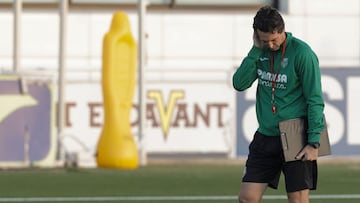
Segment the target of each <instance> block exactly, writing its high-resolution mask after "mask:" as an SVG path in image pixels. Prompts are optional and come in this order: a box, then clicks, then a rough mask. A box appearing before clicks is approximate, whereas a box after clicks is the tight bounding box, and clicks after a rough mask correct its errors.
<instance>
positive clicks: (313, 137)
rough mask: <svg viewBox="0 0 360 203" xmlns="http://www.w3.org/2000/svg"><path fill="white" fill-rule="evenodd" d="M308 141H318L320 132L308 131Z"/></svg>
mask: <svg viewBox="0 0 360 203" xmlns="http://www.w3.org/2000/svg"><path fill="white" fill-rule="evenodd" d="M308 142H309V143H311V142H320V134H319V133H310V134H309V137H308Z"/></svg>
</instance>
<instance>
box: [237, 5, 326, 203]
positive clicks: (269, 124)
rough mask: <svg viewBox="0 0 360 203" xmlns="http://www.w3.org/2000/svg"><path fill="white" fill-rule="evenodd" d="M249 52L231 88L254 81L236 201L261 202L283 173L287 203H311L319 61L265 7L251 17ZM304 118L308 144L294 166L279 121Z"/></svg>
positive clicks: (319, 119)
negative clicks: (250, 130) (254, 125)
mask: <svg viewBox="0 0 360 203" xmlns="http://www.w3.org/2000/svg"><path fill="white" fill-rule="evenodd" d="M253 28H254V34H253V42H254V44H253V47H252V48H251V50H250V51H249V53H248V55H247V56H246V57H245V58H244V60H243V61H242V63H241V65H240V67H239V68H238V69H237V71H236V72H235V74H234V75H233V86H234V88H235V89H236V90H238V91H244V90H246V89H247V88H249V87H250V86H251V85H252V84H253V83H254V82H255V80H257V93H256V115H257V120H258V124H259V127H258V129H257V131H256V132H255V135H254V138H253V140H252V142H251V143H250V146H249V155H248V159H247V161H246V167H245V170H244V176H243V180H242V184H241V188H240V193H239V202H240V203H243V202H260V201H261V199H262V195H263V193H264V192H265V190H266V188H267V187H268V186H270V187H272V188H275V189H276V188H277V186H278V182H279V177H280V174H281V171H282V172H283V173H284V176H285V183H286V191H287V194H288V200H289V202H291V203H295V202H297V203H298V202H301V203H306V202H309V190H314V189H316V184H317V162H316V160H317V156H318V147H319V140H320V132H321V131H322V130H323V128H324V119H323V110H324V100H323V97H322V90H321V76H320V68H319V61H318V58H317V56H316V54H315V53H314V52H313V51H312V50H311V48H310V47H309V46H308V45H307V44H306V43H305V42H303V41H301V40H299V39H297V38H295V37H293V36H292V34H291V33H290V32H285V24H284V20H283V18H282V16H281V15H280V13H279V12H278V11H277V10H276V9H274V8H272V7H270V6H264V7H262V8H260V9H259V10H258V12H257V13H256V15H255V17H254V23H253ZM292 118H307V122H308V129H307V134H308V145H306V146H305V147H304V148H303V150H302V151H301V152H299V154H298V155H297V157H296V159H298V160H296V161H291V162H285V160H284V156H283V151H282V147H281V142H280V136H279V134H280V131H279V121H283V120H288V119H292Z"/></svg>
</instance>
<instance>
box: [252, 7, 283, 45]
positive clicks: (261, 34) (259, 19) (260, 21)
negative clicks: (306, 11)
mask: <svg viewBox="0 0 360 203" xmlns="http://www.w3.org/2000/svg"><path fill="white" fill-rule="evenodd" d="M253 28H254V32H255V34H256V35H257V37H258V39H259V41H260V43H261V44H262V45H263V46H264V47H268V48H270V49H271V50H273V51H276V50H278V49H279V48H280V45H281V44H282V43H283V42H284V40H285V39H286V35H285V23H284V20H283V18H282V16H281V15H280V13H279V12H278V11H277V10H276V9H275V8H272V7H270V6H264V7H262V8H260V9H259V10H258V12H257V13H256V15H255V17H254V24H253Z"/></svg>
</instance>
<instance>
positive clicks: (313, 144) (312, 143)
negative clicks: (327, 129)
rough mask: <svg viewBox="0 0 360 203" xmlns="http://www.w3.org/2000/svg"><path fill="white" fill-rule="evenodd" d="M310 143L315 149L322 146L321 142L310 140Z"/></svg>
mask: <svg viewBox="0 0 360 203" xmlns="http://www.w3.org/2000/svg"><path fill="white" fill-rule="evenodd" d="M308 145H310V146H312V147H313V148H314V149H319V147H320V143H319V142H309V143H308Z"/></svg>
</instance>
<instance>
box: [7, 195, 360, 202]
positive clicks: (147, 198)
mask: <svg viewBox="0 0 360 203" xmlns="http://www.w3.org/2000/svg"><path fill="white" fill-rule="evenodd" d="M236 199H237V196H233V195H223V196H126V197H8V198H0V202H95V201H102V202H112V201H175V200H176V201H203V200H208V201H215V200H236ZM263 199H272V200H274V199H275V200H276V199H287V196H286V195H264V197H263ZM310 199H360V194H332V195H310Z"/></svg>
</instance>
